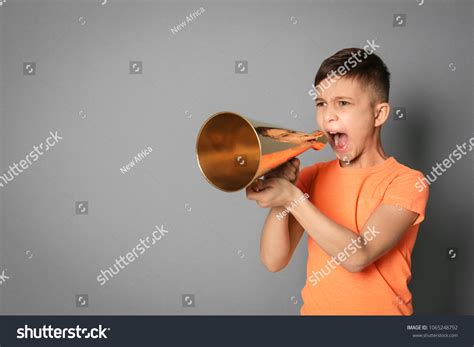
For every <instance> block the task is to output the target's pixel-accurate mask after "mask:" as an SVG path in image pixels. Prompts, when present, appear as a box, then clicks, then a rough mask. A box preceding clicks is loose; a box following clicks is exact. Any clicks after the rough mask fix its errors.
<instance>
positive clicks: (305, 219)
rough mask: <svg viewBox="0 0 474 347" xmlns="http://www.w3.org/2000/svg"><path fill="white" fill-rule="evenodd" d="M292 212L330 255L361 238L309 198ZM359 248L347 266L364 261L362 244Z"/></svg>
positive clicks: (341, 250)
mask: <svg viewBox="0 0 474 347" xmlns="http://www.w3.org/2000/svg"><path fill="white" fill-rule="evenodd" d="M300 193H301V192H300ZM296 195H298V193H296ZM296 195H295V196H296ZM291 213H292V214H293V216H294V217H295V218H296V220H297V221H298V222H299V223H300V224H301V226H302V227H303V228H304V230H306V232H307V233H308V235H309V236H310V237H311V238H312V239H313V240H314V241H316V243H318V245H319V246H320V247H321V248H322V249H324V251H325V252H326V253H327V254H328V255H330V256H334V257H335V256H337V255H338V254H339V253H340V252H343V251H344V249H345V248H346V247H347V246H348V245H349V244H351V243H352V244H354V240H360V237H361V236H360V235H358V234H356V233H355V232H353V231H352V230H350V229H348V228H345V227H343V226H342V225H339V224H337V223H336V222H334V221H333V220H332V219H330V218H329V217H327V216H326V215H324V214H323V213H322V212H321V211H320V210H319V209H318V208H317V207H315V206H314V205H313V204H312V203H311V202H310V201H309V200H305V201H302V202H301V203H300V204H298V206H296V207H295V208H293V209H292V210H291ZM359 243H360V242H357V244H359ZM358 250H359V251H358V252H357V253H356V254H354V255H353V256H352V257H351V259H350V261H349V262H348V263H347V264H346V266H349V267H351V265H352V264H353V263H355V264H357V263H363V262H364V259H363V258H364V257H365V254H364V250H363V249H362V246H361V247H360V248H359V249H358Z"/></svg>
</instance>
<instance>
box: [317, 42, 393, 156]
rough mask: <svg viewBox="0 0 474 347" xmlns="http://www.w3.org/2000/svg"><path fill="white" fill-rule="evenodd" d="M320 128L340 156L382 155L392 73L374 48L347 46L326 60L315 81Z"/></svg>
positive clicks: (388, 111)
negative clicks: (368, 49)
mask: <svg viewBox="0 0 474 347" xmlns="http://www.w3.org/2000/svg"><path fill="white" fill-rule="evenodd" d="M314 86H315V89H316V92H317V95H316V112H317V116H316V119H317V123H318V125H319V128H320V129H321V130H322V131H323V132H324V133H325V134H326V136H327V137H328V139H329V143H330V144H331V146H332V148H333V149H334V150H335V152H336V154H337V156H338V157H339V158H340V159H343V160H348V161H351V162H352V161H354V160H356V159H357V158H359V157H360V156H361V155H363V156H373V155H377V153H379V154H383V149H382V146H381V142H380V128H381V126H382V124H383V123H384V122H385V121H386V120H387V117H388V115H389V113H390V105H389V104H388V97H389V90H390V72H389V71H388V69H387V66H386V65H385V64H384V62H383V61H382V60H381V59H380V58H379V57H378V56H377V55H375V54H373V51H372V52H371V53H368V52H367V51H364V50H363V49H360V48H345V49H343V50H340V51H339V52H337V53H335V54H334V55H332V56H330V57H329V58H327V59H326V60H324V61H323V62H322V64H321V66H320V67H319V70H318V72H317V74H316V78H315V81H314Z"/></svg>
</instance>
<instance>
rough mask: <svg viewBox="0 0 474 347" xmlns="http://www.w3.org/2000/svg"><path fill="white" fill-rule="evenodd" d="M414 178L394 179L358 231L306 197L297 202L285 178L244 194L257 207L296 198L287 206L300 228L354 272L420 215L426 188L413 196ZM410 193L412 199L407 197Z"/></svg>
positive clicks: (294, 189)
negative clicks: (381, 201) (377, 205)
mask: <svg viewBox="0 0 474 347" xmlns="http://www.w3.org/2000/svg"><path fill="white" fill-rule="evenodd" d="M414 181H416V176H408V177H407V179H405V178H401V179H400V180H399V181H397V182H396V184H394V186H393V187H392V188H391V190H390V191H387V192H386V196H385V198H384V200H383V203H382V204H381V205H380V206H379V207H377V208H376V209H375V211H374V212H373V213H372V215H371V216H370V217H369V218H368V220H367V222H366V223H365V225H364V227H363V228H362V229H361V231H360V234H358V233H356V232H354V231H352V230H350V229H348V228H346V227H344V226H342V225H339V224H338V223H336V222H335V221H333V220H332V219H330V218H328V217H327V216H326V215H324V214H323V213H322V212H321V211H320V210H319V209H318V208H317V207H315V206H314V205H313V204H312V203H311V202H310V200H303V201H301V199H299V198H300V197H301V196H302V194H303V193H302V191H301V190H300V189H299V188H298V187H296V186H294V185H292V184H290V183H289V182H287V181H286V180H282V179H278V178H273V179H268V180H264V182H263V183H262V189H263V190H262V191H260V192H253V193H250V194H248V195H247V197H248V198H249V199H251V200H256V201H257V203H258V204H259V206H261V207H275V206H288V205H289V204H290V203H291V202H292V201H295V200H298V201H300V203H299V204H298V205H297V206H296V207H293V208H291V213H292V215H293V216H294V217H295V219H296V220H297V221H298V222H299V224H300V225H301V226H302V228H303V229H304V230H306V232H307V233H308V235H309V236H310V237H311V238H312V239H313V240H314V241H315V242H316V243H318V245H319V246H320V247H321V248H322V249H323V250H324V251H325V252H326V253H327V254H328V255H330V256H332V257H334V258H337V259H339V262H340V263H341V265H342V266H343V267H344V268H346V269H347V270H348V271H351V272H358V271H361V270H363V269H364V268H365V267H366V266H368V265H370V264H371V263H373V262H374V261H376V260H377V259H378V258H380V257H381V256H382V255H384V254H385V253H387V252H388V251H389V250H391V249H392V248H393V247H394V246H395V245H396V244H397V242H398V241H399V240H400V238H401V237H402V236H403V234H404V233H405V231H407V229H408V228H409V227H410V226H412V225H413V224H414V223H416V222H417V221H418V222H419V221H421V220H422V219H423V218H424V207H425V206H426V201H427V199H428V191H427V190H424V191H423V192H422V194H421V195H419V196H413V195H412V194H420V193H418V192H414V193H413V192H412V191H411V189H413V187H414ZM403 191H407V192H408V195H405V196H406V198H405V199H401V198H400V196H403V195H402V193H401V192H403ZM410 196H413V200H410V199H409V198H408V197H410ZM398 202H400V204H401V205H400V206H399V205H398ZM415 211H416V212H415ZM349 251H350V254H349Z"/></svg>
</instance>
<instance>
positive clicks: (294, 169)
mask: <svg viewBox="0 0 474 347" xmlns="http://www.w3.org/2000/svg"><path fill="white" fill-rule="evenodd" d="M299 170H300V160H299V159H298V158H293V159H291V160H289V161H287V162H286V163H284V164H281V165H280V166H278V167H277V168H275V169H273V170H272V171H270V172H269V173H267V174H266V175H265V179H267V178H284V179H286V180H288V181H290V182H291V183H293V184H294V183H295V182H296V180H297V179H298V174H299Z"/></svg>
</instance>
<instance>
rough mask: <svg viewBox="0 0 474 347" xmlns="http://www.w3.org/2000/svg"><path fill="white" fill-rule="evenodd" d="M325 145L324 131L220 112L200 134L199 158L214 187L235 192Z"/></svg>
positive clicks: (210, 118) (198, 138)
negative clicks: (279, 124)
mask: <svg viewBox="0 0 474 347" xmlns="http://www.w3.org/2000/svg"><path fill="white" fill-rule="evenodd" d="M326 143H327V139H326V137H325V136H324V134H323V133H322V132H321V131H316V132H314V133H312V134H308V133H304V132H299V131H294V130H289V129H285V128H282V127H278V126H275V125H272V124H268V123H263V122H259V121H256V120H252V119H249V118H247V117H244V116H241V115H239V114H237V113H233V112H218V113H216V114H213V115H212V116H210V117H209V118H208V119H207V120H206V122H205V123H204V124H203V125H202V127H201V129H200V130H199V133H198V136H197V140H196V157H197V162H198V165H199V169H200V170H201V172H202V174H203V175H204V177H205V178H206V179H207V181H208V182H209V183H210V184H211V185H213V186H214V187H216V188H218V189H220V190H223V191H225V192H236V191H239V190H241V189H244V188H246V187H247V186H249V185H250V184H251V183H252V182H253V181H255V180H256V179H258V178H259V177H261V176H264V175H265V174H266V173H267V172H269V171H271V170H272V169H274V168H276V167H277V166H279V165H281V164H283V163H285V162H286V161H288V160H290V159H292V158H294V157H296V156H298V155H300V154H301V153H303V152H306V151H307V150H308V149H310V148H312V149H314V150H320V149H322V148H323V147H324V146H325V145H326Z"/></svg>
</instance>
